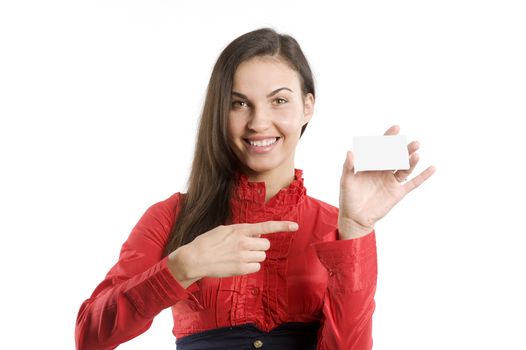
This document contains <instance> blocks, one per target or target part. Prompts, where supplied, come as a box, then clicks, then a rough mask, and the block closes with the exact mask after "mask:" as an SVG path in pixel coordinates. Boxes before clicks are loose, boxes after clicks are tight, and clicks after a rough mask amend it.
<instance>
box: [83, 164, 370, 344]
mask: <svg viewBox="0 0 526 350" xmlns="http://www.w3.org/2000/svg"><path fill="white" fill-rule="evenodd" d="M180 196H181V194H180V193H179V192H178V193H175V194H173V195H172V196H170V197H169V198H167V199H166V200H163V201H161V202H158V203H156V204H153V205H152V206H150V207H149V208H148V209H147V210H146V212H145V213H144V215H143V216H142V217H141V219H140V220H139V222H138V223H137V224H136V226H135V227H134V228H133V230H132V232H131V234H130V236H129V237H128V239H127V240H126V242H125V243H124V244H123V246H122V249H121V252H120V257H119V261H118V262H117V263H116V264H115V265H114V266H113V267H112V269H111V270H110V271H109V272H108V274H107V276H106V278H105V279H104V280H103V281H102V282H101V283H100V284H99V285H98V286H97V288H95V291H94V292H93V294H92V295H91V298H89V299H87V300H86V301H84V303H83V304H82V306H81V307H80V310H79V313H78V317H77V324H76V329H75V340H76V344H77V349H114V348H115V347H116V346H117V345H119V344H121V343H123V342H125V341H127V340H129V339H132V338H134V337H136V336H138V335H139V334H141V333H143V332H145V331H146V330H147V329H148V328H149V327H150V326H151V324H152V321H153V318H154V317H155V316H156V315H157V314H158V313H159V312H161V311H162V310H163V309H165V308H167V307H171V308H172V313H173V318H174V328H173V334H174V335H175V337H176V338H181V337H184V336H186V335H190V334H193V333H197V332H202V331H205V330H210V329H213V328H218V327H227V326H236V325H241V324H245V323H255V324H256V325H257V326H258V327H259V328H260V329H262V330H264V331H270V330H271V329H273V328H275V327H277V326H278V325H280V324H282V323H286V322H313V321H320V323H321V327H320V329H319V331H318V347H317V348H318V349H331V350H335V349H346V350H348V349H360V350H361V349H371V348H372V315H373V312H374V308H375V301H374V293H375V289H376V278H377V262H376V241H375V232H374V231H372V232H371V233H370V234H368V235H366V236H364V237H361V238H357V239H351V240H338V229H337V223H338V208H336V207H334V206H332V205H329V204H327V203H324V202H322V201H320V200H317V199H315V198H312V197H310V196H308V195H307V194H306V189H305V187H304V185H303V178H302V171H301V170H300V169H296V170H295V179H294V181H293V182H292V183H291V184H290V185H289V186H288V187H287V188H284V189H281V190H280V191H279V192H278V193H277V194H276V195H275V196H274V197H272V198H271V199H270V200H269V201H268V202H267V203H265V183H264V182H249V181H248V179H247V177H246V176H245V175H244V174H242V173H237V174H236V186H235V189H234V192H233V195H232V198H231V211H232V216H231V217H232V222H231V223H256V222H262V221H267V220H290V221H295V222H297V223H298V224H299V229H298V231H296V232H276V233H270V234H266V235H265V236H264V237H265V238H267V239H269V240H270V249H269V250H268V251H267V252H266V253H267V258H266V260H265V261H263V262H262V263H261V269H260V270H259V271H258V272H255V273H252V274H248V275H241V276H233V277H227V278H210V277H205V278H202V279H200V280H199V281H197V282H195V283H194V284H192V285H190V286H189V287H188V288H187V289H184V288H183V287H182V286H181V285H180V284H179V283H178V282H177V280H176V279H174V277H173V276H172V274H171V273H170V271H169V270H168V268H167V258H166V257H165V258H163V257H162V252H163V248H164V246H165V244H166V242H167V240H168V235H169V233H170V230H171V228H172V225H173V223H174V220H175V218H176V216H177V213H178V210H179V201H180Z"/></svg>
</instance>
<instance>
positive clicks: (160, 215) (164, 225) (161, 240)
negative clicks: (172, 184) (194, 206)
mask: <svg viewBox="0 0 526 350" xmlns="http://www.w3.org/2000/svg"><path fill="white" fill-rule="evenodd" d="M182 196H184V194H181V193H180V192H177V193H174V194H172V195H170V196H169V197H165V198H163V199H161V200H158V201H157V202H154V203H153V204H151V205H150V206H149V207H147V209H146V211H145V212H144V213H143V215H142V216H141V218H140V219H139V221H138V222H137V224H136V225H135V226H134V228H133V229H132V232H131V235H130V238H129V239H128V242H127V243H128V244H139V243H138V242H140V244H141V245H145V244H146V243H145V242H149V243H148V244H150V243H152V244H154V245H155V246H159V247H164V245H165V244H166V241H167V239H168V237H169V234H170V232H171V230H172V226H173V224H174V222H175V218H176V215H177V213H178V211H179V207H180V202H181V197H182Z"/></svg>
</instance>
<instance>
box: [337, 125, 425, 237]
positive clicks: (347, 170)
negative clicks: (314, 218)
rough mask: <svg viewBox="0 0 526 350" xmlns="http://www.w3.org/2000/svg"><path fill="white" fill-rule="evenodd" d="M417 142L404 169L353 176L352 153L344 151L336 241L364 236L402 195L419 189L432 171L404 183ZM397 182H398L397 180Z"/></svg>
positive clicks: (395, 128)
mask: <svg viewBox="0 0 526 350" xmlns="http://www.w3.org/2000/svg"><path fill="white" fill-rule="evenodd" d="M399 130H400V128H399V126H397V125H394V126H392V127H390V128H389V129H388V130H387V131H386V132H385V134H384V135H396V134H398V132H399ZM419 146H420V145H419V143H418V142H417V141H413V142H411V143H410V144H409V145H408V146H407V149H408V151H409V165H410V168H409V169H407V170H397V171H395V172H393V171H391V170H382V171H361V172H358V173H356V174H355V173H354V162H353V154H352V152H351V151H349V152H347V158H346V160H345V163H344V165H343V171H342V177H341V180H340V209H339V216H338V230H339V233H340V237H339V239H352V238H358V237H362V236H365V235H366V234H368V233H370V232H371V231H372V230H373V229H374V225H375V223H376V222H377V221H378V220H380V219H381V218H383V217H384V216H385V215H386V214H387V213H388V212H389V211H390V210H391V209H392V208H393V207H394V206H395V204H396V203H398V202H399V201H400V200H401V199H402V198H404V196H405V195H406V194H408V193H409V192H411V191H412V190H414V189H415V188H417V187H418V186H420V185H421V184H422V183H423V182H424V181H425V180H427V179H428V178H429V177H430V176H431V175H433V173H434V172H435V167H433V166H430V167H428V168H427V169H426V170H424V171H422V172H421V173H420V174H419V175H418V176H416V177H414V178H413V179H411V180H410V181H408V182H406V183H404V181H405V179H406V178H407V177H408V176H409V175H411V173H412V172H413V169H414V168H415V166H416V164H417V163H418V160H419V156H418V154H417V153H416V150H418V147H419ZM399 180H400V181H399Z"/></svg>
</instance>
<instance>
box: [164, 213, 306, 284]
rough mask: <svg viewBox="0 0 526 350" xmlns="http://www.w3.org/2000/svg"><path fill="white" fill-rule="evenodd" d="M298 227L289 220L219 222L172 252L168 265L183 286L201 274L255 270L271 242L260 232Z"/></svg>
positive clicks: (242, 273)
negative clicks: (221, 223)
mask: <svg viewBox="0 0 526 350" xmlns="http://www.w3.org/2000/svg"><path fill="white" fill-rule="evenodd" d="M297 229H298V224H297V223H295V222H292V221H266V222H260V223H256V224H233V225H221V226H218V227H216V228H214V229H212V230H210V231H208V232H205V233H203V234H201V235H199V236H197V237H196V238H195V239H194V240H193V241H192V242H191V243H189V244H186V245H184V246H181V247H179V248H178V249H176V250H175V251H174V252H173V253H171V254H170V255H169V258H168V260H169V263H168V264H169V268H170V271H172V274H174V277H175V278H176V279H177V280H178V281H179V282H181V284H183V287H185V288H186V287H187V286H188V285H190V284H192V283H193V282H195V281H197V280H199V279H200V278H202V277H229V276H235V275H245V274H249V273H253V272H257V271H259V269H260V268H261V264H260V263H261V262H262V261H263V260H265V257H266V254H265V251H266V250H268V249H269V248H270V241H269V240H268V239H266V238H262V237H261V235H264V234H267V233H273V232H292V231H296V230H297Z"/></svg>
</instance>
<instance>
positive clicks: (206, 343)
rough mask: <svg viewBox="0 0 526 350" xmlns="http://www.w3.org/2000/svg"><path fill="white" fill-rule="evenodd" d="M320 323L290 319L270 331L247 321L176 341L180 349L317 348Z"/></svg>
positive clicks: (308, 349) (280, 349)
mask: <svg viewBox="0 0 526 350" xmlns="http://www.w3.org/2000/svg"><path fill="white" fill-rule="evenodd" d="M319 327H320V324H319V322H314V323H301V322H289V323H284V324H282V325H280V326H278V327H276V328H274V329H273V330H271V331H270V332H268V333H267V332H265V331H262V330H261V329H259V328H258V327H256V325H255V324H253V323H247V324H244V325H240V326H235V327H222V328H216V329H211V330H208V331H204V332H199V333H195V334H191V335H187V336H185V337H182V338H179V339H176V342H175V343H176V346H177V350H205V349H206V350H209V349H229V350H247V349H261V350H265V349H272V350H282V349H283V350H285V349H286V350H315V349H316V343H317V340H318V336H317V335H318V329H319Z"/></svg>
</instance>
